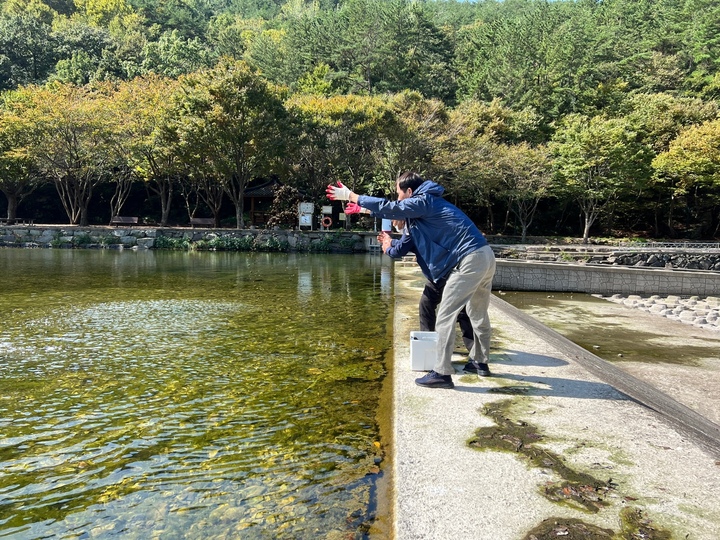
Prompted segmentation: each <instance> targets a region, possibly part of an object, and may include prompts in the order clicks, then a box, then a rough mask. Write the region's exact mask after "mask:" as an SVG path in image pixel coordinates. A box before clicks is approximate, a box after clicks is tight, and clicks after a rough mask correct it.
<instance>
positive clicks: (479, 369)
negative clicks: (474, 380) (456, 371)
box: [463, 360, 492, 377]
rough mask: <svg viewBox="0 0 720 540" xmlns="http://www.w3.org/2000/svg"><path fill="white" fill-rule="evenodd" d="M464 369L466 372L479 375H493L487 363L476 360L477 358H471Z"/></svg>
mask: <svg viewBox="0 0 720 540" xmlns="http://www.w3.org/2000/svg"><path fill="white" fill-rule="evenodd" d="M463 371H464V372H465V373H477V374H478V377H489V376H490V375H492V373H490V368H489V367H488V365H487V364H484V363H483V362H476V361H475V360H470V361H469V362H468V363H467V364H465V367H464V368H463Z"/></svg>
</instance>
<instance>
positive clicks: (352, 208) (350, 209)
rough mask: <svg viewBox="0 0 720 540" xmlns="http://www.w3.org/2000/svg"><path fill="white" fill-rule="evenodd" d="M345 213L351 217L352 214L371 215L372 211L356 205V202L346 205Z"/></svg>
mask: <svg viewBox="0 0 720 540" xmlns="http://www.w3.org/2000/svg"><path fill="white" fill-rule="evenodd" d="M345 213H346V214H348V215H351V214H369V213H370V210H366V209H365V208H363V207H362V206H360V205H358V204H355V203H354V202H351V203H347V205H345Z"/></svg>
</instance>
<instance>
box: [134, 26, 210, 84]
mask: <svg viewBox="0 0 720 540" xmlns="http://www.w3.org/2000/svg"><path fill="white" fill-rule="evenodd" d="M143 55H144V60H143V63H142V67H143V70H144V71H146V72H153V73H157V74H158V75H164V76H166V77H178V76H179V75H182V74H185V73H191V72H193V71H197V70H199V69H202V68H207V67H210V66H212V65H213V64H214V62H215V57H214V55H213V54H212V52H211V51H210V50H209V49H208V48H207V47H206V46H205V45H204V44H203V43H201V42H200V40H199V39H198V38H193V39H185V38H183V37H182V36H181V35H180V33H179V32H178V31H177V30H172V31H168V32H164V33H163V34H162V35H161V36H160V38H159V39H158V40H157V41H151V42H148V43H147V44H146V45H145V49H144V51H143Z"/></svg>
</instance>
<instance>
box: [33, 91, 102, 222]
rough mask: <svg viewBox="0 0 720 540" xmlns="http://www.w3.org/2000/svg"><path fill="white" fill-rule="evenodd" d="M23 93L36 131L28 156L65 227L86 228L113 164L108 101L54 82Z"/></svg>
mask: <svg viewBox="0 0 720 540" xmlns="http://www.w3.org/2000/svg"><path fill="white" fill-rule="evenodd" d="M22 92H23V93H24V95H25V96H26V99H27V101H28V103H29V107H28V109H27V110H26V113H27V115H28V116H27V118H28V119H29V121H31V122H33V123H34V124H35V125H37V127H38V134H39V136H38V138H37V139H36V140H35V141H34V144H33V146H32V150H31V155H32V156H33V159H34V160H35V162H36V163H37V165H38V167H39V169H40V171H41V172H42V173H43V174H44V175H46V176H47V177H48V178H50V179H52V181H53V183H54V184H55V187H56V189H57V191H58V194H59V195H60V200H61V202H62V204H63V207H64V208H65V212H66V213H67V215H68V218H69V219H70V223H72V224H73V225H87V224H88V208H89V204H90V200H91V198H92V194H93V189H94V188H95V187H96V186H97V185H98V184H99V183H100V182H103V181H105V180H107V179H108V178H110V174H111V172H112V170H113V167H114V166H115V165H116V162H115V160H114V155H113V153H112V151H111V147H110V144H109V139H110V133H109V126H110V125H111V122H112V119H111V118H110V117H109V115H108V111H109V107H108V103H107V100H106V99H105V97H104V96H102V95H98V94H95V93H93V92H92V91H91V90H90V89H89V88H87V87H76V86H73V85H69V84H59V83H56V84H53V85H49V86H47V87H45V88H38V87H28V88H24V89H22Z"/></svg>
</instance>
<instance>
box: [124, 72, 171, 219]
mask: <svg viewBox="0 0 720 540" xmlns="http://www.w3.org/2000/svg"><path fill="white" fill-rule="evenodd" d="M176 89H177V82H176V81H174V80H172V79H166V78H162V77H157V76H154V75H152V74H151V75H148V76H146V77H142V78H140V77H138V78H136V79H133V80H132V81H129V82H126V83H121V84H119V85H118V88H117V91H116V93H115V95H114V100H115V103H116V108H115V112H116V114H117V115H118V116H117V121H118V122H120V123H121V124H120V125H121V127H122V129H124V130H125V132H126V133H125V140H126V141H127V144H128V165H129V168H130V169H131V170H132V172H133V174H134V175H135V176H136V177H138V178H140V179H141V180H143V181H144V182H145V183H146V185H147V187H148V189H150V191H152V192H153V193H155V194H156V195H157V196H158V198H159V199H160V210H161V217H160V226H162V227H164V226H166V225H167V222H168V218H169V216H170V202H171V201H172V196H173V193H174V190H175V188H176V184H177V182H178V181H179V179H180V177H181V176H182V167H181V164H180V163H179V157H178V155H177V153H176V152H175V149H174V148H173V146H172V144H170V142H169V141H168V140H167V138H166V136H167V126H168V125H169V123H170V104H171V97H172V95H173V93H174V92H175V91H176Z"/></svg>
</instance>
